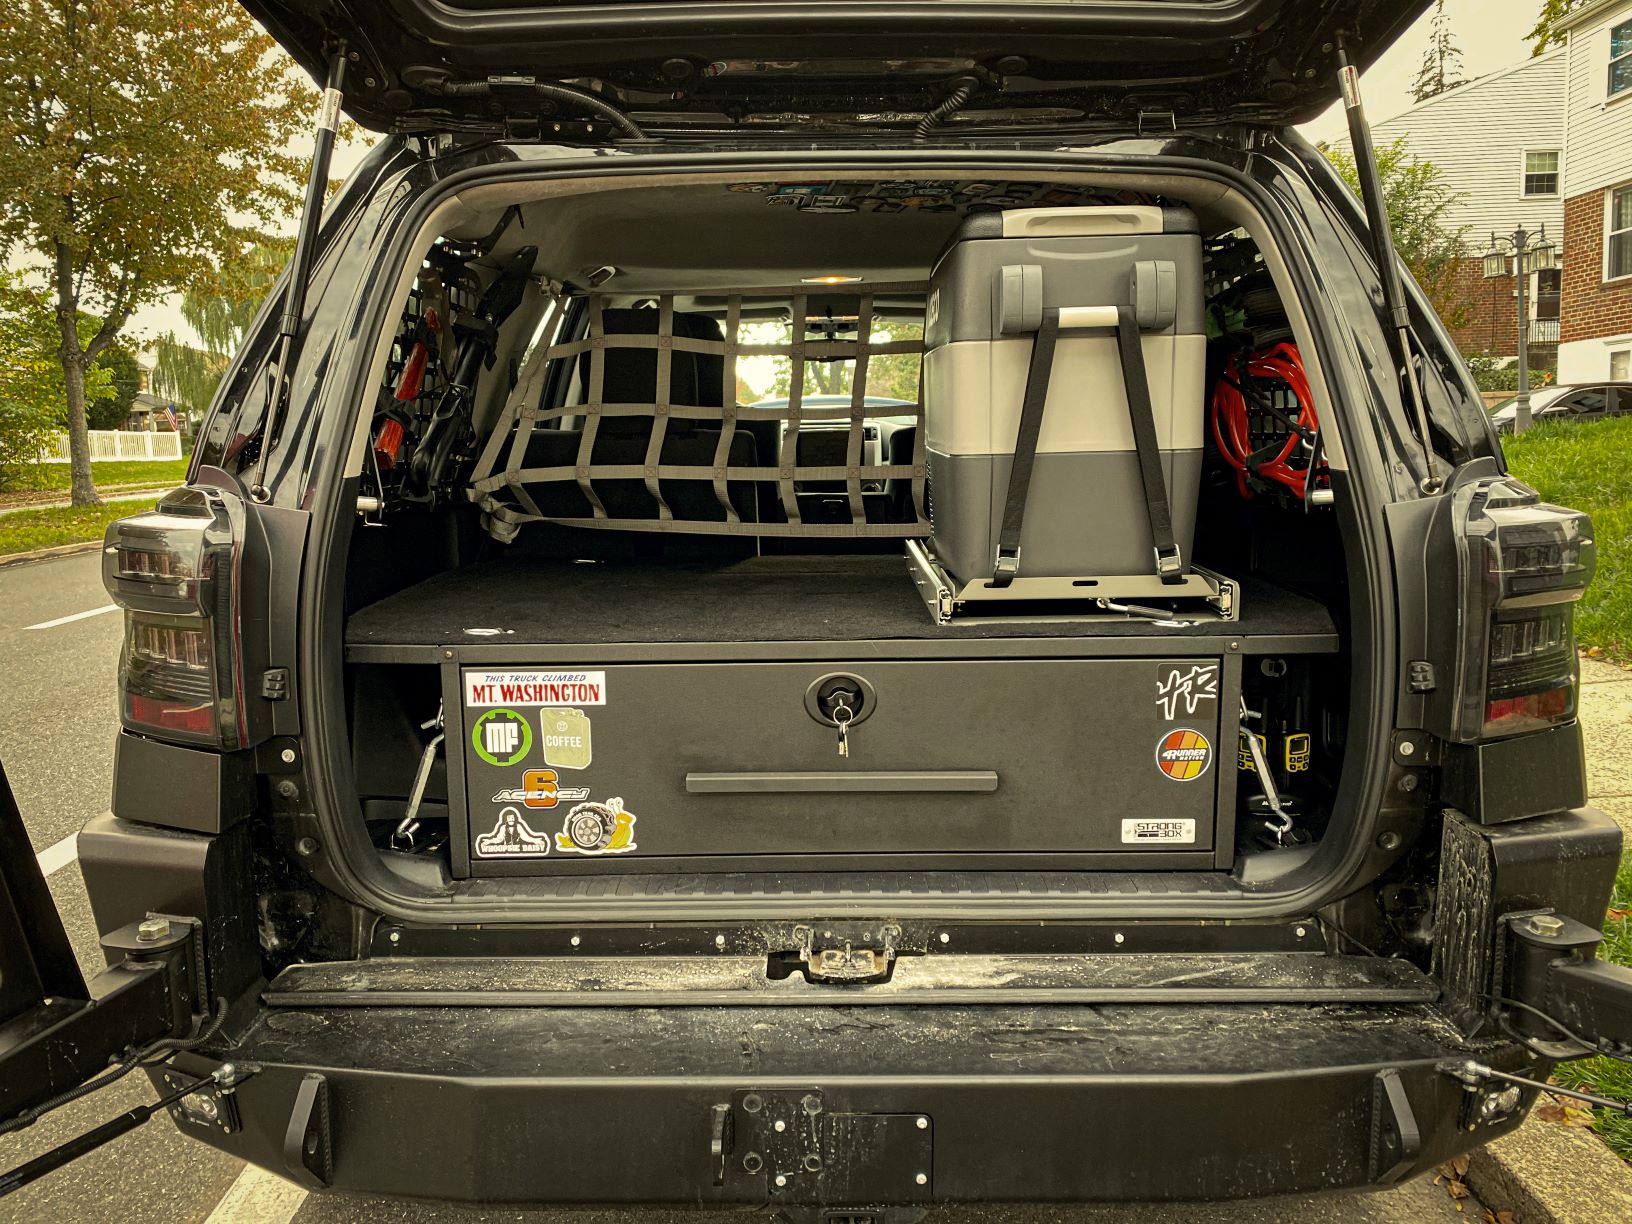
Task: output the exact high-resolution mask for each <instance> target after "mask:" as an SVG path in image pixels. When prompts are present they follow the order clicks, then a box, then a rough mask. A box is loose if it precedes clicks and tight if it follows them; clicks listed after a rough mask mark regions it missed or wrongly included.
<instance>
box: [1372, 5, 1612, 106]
mask: <svg viewBox="0 0 1632 1224" xmlns="http://www.w3.org/2000/svg"><path fill="white" fill-rule="evenodd" d="M1614 2H1615V3H1618V4H1624V3H1626V2H1627V0H1614ZM1564 51H1565V48H1563V47H1554V48H1553V49H1552V50H1551V51H1547V52H1544V53H1543V54H1541V55H1535V56H1531V57H1530V58H1529V59H1522V60H1520V61H1519V62H1518V63H1516V64H1509V65H1508V66H1507V67H1506V68H1498V69H1497V70H1496V71H1495V72H1489V73H1486V74H1485V75H1484V76H1482V77H1476V78H1475V79H1474V80H1471V81H1469V82H1467V83H1466V84H1464V85H1456V86H1453V87H1452V88H1450V89H1447V90H1446V91H1445V92H1444V93H1439V94H1435V95H1434V96H1433V97H1431V98H1428V99H1426V100H1425V101H1422V102H1418V103H1416V104H1414V105H1412V106H1408V107H1406V108H1405V109H1404V110H1403V111H1399V112H1398V113H1396V114H1393V115H1390V116H1389V117H1388V118H1386V119H1382V120H1378V121H1376V122H1374V123H1373V124H1372V126H1373V127H1381V126H1382V125H1383V124H1386V123H1393V122H1394V121H1395V120H1397V119H1403V118H1405V116H1407V115H1414V114H1417V113H1418V112H1419V111H1425V110H1427V109H1428V108H1429V107H1432V106H1437V105H1442V104H1444V103H1446V102H1454V101H1456V100H1458V99H1461V98H1465V97H1467V96H1468V95H1469V94H1471V93H1473V92H1475V91H1476V90H1480V89H1483V88H1484V87H1485V86H1487V85H1494V84H1495V83H1496V82H1497V81H1500V80H1503V79H1504V78H1506V77H1510V76H1512V75H1513V74H1514V73H1518V72H1525V71H1527V70H1529V69H1532V68H1534V67H1536V65H1538V64H1545V63H1546V62H1547V61H1548V60H1551V59H1555V58H1557V57H1558V56H1560V55H1563V54H1564Z"/></svg>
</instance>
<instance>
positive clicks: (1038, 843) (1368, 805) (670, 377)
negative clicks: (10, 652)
mask: <svg viewBox="0 0 1632 1224" xmlns="http://www.w3.org/2000/svg"><path fill="white" fill-rule="evenodd" d="M246 3H247V5H248V7H249V8H250V9H251V10H252V11H253V12H254V13H255V15H256V16H257V17H258V18H260V19H261V20H262V21H263V22H264V23H265V24H266V26H267V27H268V28H269V29H270V30H271V31H272V32H273V33H274V34H275V35H276V36H277V37H278V38H279V39H280V40H281V41H282V42H283V44H284V45H285V46H286V47H288V49H289V50H290V51H291V52H292V53H293V54H294V55H295V56H296V58H297V59H299V61H300V62H301V63H302V64H303V65H304V66H305V67H306V68H307V69H308V70H310V71H311V72H312V73H313V74H314V75H315V76H316V77H318V78H319V79H320V80H324V81H326V82H327V91H326V93H325V105H324V112H323V117H322V119H321V121H320V124H319V128H318V135H317V144H316V153H315V156H314V164H313V172H312V181H311V188H310V191H309V194H308V211H307V215H306V219H305V222H304V224H303V227H302V230H301V234H300V240H299V246H298V249H297V253H296V256H295V258H294V260H293V262H292V265H291V268H290V270H289V273H288V274H287V276H286V277H285V279H284V281H283V282H282V283H281V285H280V287H279V289H278V290H277V292H276V293H275V295H274V298H273V300H272V301H271V302H270V303H269V304H268V306H267V307H266V309H265V310H264V311H263V313H262V316H261V318H260V321H259V322H258V323H257V324H256V326H255V327H254V329H253V332H252V335H251V338H250V340H249V342H248V343H247V345H246V346H245V348H244V350H243V352H242V353H241V354H240V356H239V358H238V360H237V361H236V362H235V363H234V365H233V367H232V369H231V370H230V372H229V374H228V376H227V378H226V379H225V381H224V382H223V385H222V387H221V389H220V392H219V394H218V396H217V398H216V401H215V403H214V405H213V407H212V409H211V411H210V414H209V417H208V420H207V422H206V424H205V426H204V429H203V431H202V434H201V436H200V441H199V444H198V447H197V451H196V454H195V456H194V458H193V465H192V469H191V472H190V475H189V483H188V484H187V486H186V487H185V488H183V489H179V490H177V491H176V492H175V493H173V494H170V495H169V496H167V497H166V498H165V499H164V500H163V501H162V502H161V503H160V504H159V507H158V509H157V510H156V511H154V512H150V513H146V514H139V515H137V516H135V517H133V518H129V519H126V520H124V521H122V522H120V523H118V524H115V525H114V526H113V527H112V528H111V529H110V530H109V532H108V536H107V543H106V549H105V554H104V566H105V574H106V580H107V585H108V588H109V590H110V592H111V593H112V595H113V597H114V599H115V600H116V601H117V603H118V604H119V605H120V607H121V608H122V609H123V615H124V619H125V624H126V634H125V642H124V649H123V655H122V661H121V670H120V683H121V686H122V703H123V719H124V729H123V731H122V733H121V734H120V736H119V742H118V745H117V774H116V782H115V790H114V795H113V810H112V814H111V815H110V816H107V817H104V818H100V819H97V820H94V821H92V822H91V823H90V824H89V825H87V826H86V828H85V830H84V831H83V832H82V833H81V835H80V838H79V860H80V863H81V865H82V868H83V871H84V875H85V881H86V885H87V887H88V889H89V893H90V898H91V901H92V904H93V906H94V909H95V914H96V918H97V922H98V925H99V928H100V930H101V931H102V932H103V933H104V935H103V942H104V944H105V946H106V949H107V953H108V959H109V963H110V968H109V969H108V970H107V971H106V973H105V974H104V975H102V976H101V977H99V978H98V979H97V980H96V981H95V982H94V983H92V984H91V985H90V986H89V987H87V984H86V983H85V982H84V981H82V980H80V979H79V976H78V973H77V971H76V970H75V969H74V967H73V958H72V956H71V955H69V953H68V951H67V946H66V941H65V940H64V938H63V936H62V930H61V926H60V924H59V923H57V922H56V921H55V919H54V917H52V916H51V915H50V912H49V899H48V897H47V895H46V894H45V891H44V888H43V885H42V883H41V881H40V880H39V878H38V876H37V873H36V872H35V871H34V870H33V867H32V860H31V858H30V857H29V856H28V855H27V853H26V839H24V838H23V837H22V834H21V831H20V829H19V828H18V827H17V825H18V822H17V819H16V813H15V807H14V805H10V806H11V808H12V810H11V811H10V812H0V816H4V817H5V822H4V825H3V828H4V835H5V837H6V839H7V846H6V853H5V855H4V862H3V869H4V872H5V883H6V887H7V891H8V895H9V898H10V901H11V909H10V910H9V911H7V912H6V914H5V920H6V921H7V922H8V923H11V924H12V927H13V928H15V929H8V930H7V931H6V938H5V939H4V940H3V941H0V956H4V957H5V958H6V961H7V963H6V965H5V966H4V969H5V972H4V976H3V977H0V986H3V990H4V1005H5V1006H4V1011H3V1013H0V1015H3V1016H4V1018H5V1026H4V1028H3V1029H0V1046H3V1052H4V1057H5V1065H4V1074H3V1076H0V1116H10V1115H13V1114H16V1113H18V1112H19V1111H24V1110H28V1109H30V1108H33V1107H36V1106H38V1105H39V1104H40V1103H41V1102H42V1101H45V1100H46V1099H48V1098H50V1097H52V1096H53V1095H54V1094H57V1093H60V1092H62V1091H64V1090H66V1089H69V1088H71V1087H72V1086H73V1085H75V1084H77V1083H79V1082H80V1081H81V1080H83V1079H85V1078H88V1077H90V1076H93V1075H95V1074H96V1073H97V1072H98V1071H99V1070H100V1069H101V1068H103V1067H104V1066H105V1065H106V1062H107V1059H108V1058H109V1057H110V1056H114V1057H119V1058H125V1059H135V1058H139V1057H143V1056H148V1057H153V1056H156V1055H159V1054H163V1055H165V1056H166V1058H165V1061H164V1063H163V1065H162V1066H159V1065H152V1066H150V1073H151V1074H152V1075H153V1076H154V1079H155V1084H156V1085H157V1086H158V1087H159V1089H160V1091H161V1092H163V1093H165V1094H167V1100H169V1102H170V1104H169V1109H170V1112H171V1113H172V1115H173V1116H174V1118H175V1121H176V1123H177V1124H178V1125H179V1126H180V1127H181V1128H182V1129H183V1130H185V1131H188V1132H190V1133H192V1134H194V1135H196V1136H197V1137H198V1138H199V1139H201V1140H203V1141H204V1142H206V1143H210V1144H213V1145H215V1146H217V1147H220V1148H222V1149H223V1150H226V1151H229V1152H232V1153H234V1154H235V1155H238V1156H241V1157H243V1158H244V1159H246V1160H249V1161H253V1162H255V1163H257V1164H260V1165H264V1166H266V1167H268V1168H271V1169H273V1170H276V1171H277V1172H279V1173H281V1174H283V1175H284V1176H286V1177H290V1178H293V1179H295V1180H296V1181H299V1182H301V1183H302V1184H304V1185H307V1186H310V1187H312V1188H314V1189H334V1190H343V1191H351V1192H368V1193H376V1194H392V1195H404V1196H412V1197H420V1198H433V1199H456V1200H467V1201H473V1202H488V1203H625V1204H629V1203H677V1204H678V1203H686V1204H693V1205H759V1206H765V1207H768V1208H772V1209H775V1210H777V1211H779V1212H781V1213H782V1214H783V1215H784V1216H785V1217H787V1218H789V1219H793V1220H800V1221H803V1220H812V1221H817V1220H841V1219H842V1220H859V1219H863V1218H866V1219H876V1220H892V1219H900V1220H907V1219H912V1218H915V1216H916V1214H917V1213H919V1212H921V1211H922V1210H924V1209H925V1208H927V1207H929V1206H931V1205H934V1204H940V1203H948V1202H968V1201H976V1200H993V1201H1018V1200H1052V1201H1079V1200H1093V1199H1168V1198H1190V1199H1196V1198H1209V1197H1239V1196H1247V1195H1257V1194H1270V1193H1282V1192H1305V1191H1313V1190H1319V1189H1325V1188H1335V1187H1357V1186H1378V1185H1386V1184H1388V1183H1390V1182H1393V1181H1397V1180H1399V1179H1401V1178H1405V1177H1410V1176H1412V1175H1414V1174H1416V1173H1419V1172H1421V1171H1423V1170H1426V1169H1428V1168H1431V1167H1432V1166H1433V1165H1434V1164H1435V1163H1436V1162H1439V1161H1442V1160H1445V1159H1446V1158H1448V1157H1450V1156H1452V1155H1454V1154H1456V1153H1458V1152H1461V1151H1464V1150H1466V1149H1467V1148H1469V1147H1472V1146H1474V1145H1477V1144H1480V1143H1483V1142H1485V1141H1486V1140H1488V1139H1491V1138H1494V1137H1495V1136H1497V1135H1499V1134H1502V1133H1504V1132H1505V1131H1507V1130H1510V1129H1512V1128H1513V1127H1515V1126H1516V1125H1518V1123H1519V1122H1520V1120H1521V1119H1522V1118H1523V1116H1524V1114H1525V1111H1526V1109H1527V1108H1528V1107H1529V1105H1530V1103H1531V1102H1532V1100H1533V1099H1534V1096H1535V1092H1536V1090H1537V1082H1538V1081H1544V1080H1545V1079H1546V1078H1547V1075H1548V1072H1549V1070H1550V1069H1551V1067H1552V1066H1553V1065H1554V1064H1555V1063H1556V1062H1558V1061H1560V1060H1564V1059H1569V1058H1575V1057H1580V1056H1582V1055H1584V1054H1586V1053H1590V1052H1595V1051H1598V1050H1601V1049H1603V1048H1606V1047H1607V1046H1609V1045H1611V1044H1613V1043H1623V1045H1624V1043H1626V1042H1628V1041H1632V985H1629V984H1628V979H1627V975H1625V974H1624V973H1621V972H1620V971H1618V970H1615V969H1613V968H1611V967H1608V966H1606V965H1604V964H1601V963H1599V962H1598V961H1597V960H1596V959H1595V957H1594V945H1595V943H1596V941H1597V938H1598V936H1597V933H1596V931H1597V926H1598V924H1599V922H1600V921H1601V919H1602V917H1603V913H1604V908H1605V904H1606V899H1607V896H1608V893H1609V889H1610V886H1611V882H1612V879H1613V877H1614V873H1615V869H1616V865H1617V862H1618V858H1619V853H1620V834H1619V832H1618V831H1617V829H1616V827H1615V825H1614V824H1613V823H1612V822H1610V821H1609V820H1608V819H1606V818H1605V817H1604V816H1603V815H1602V814H1600V813H1598V812H1595V811H1592V810H1590V809H1588V808H1586V807H1585V806H1584V802H1585V783H1584V769H1583V756H1582V743H1581V735H1580V730H1579V727H1578V724H1577V722H1576V705H1577V700H1576V698H1577V685H1578V665H1577V658H1576V650H1575V642H1574V636H1573V628H1572V616H1573V611H1572V610H1573V606H1574V601H1575V600H1577V599H1578V598H1579V596H1580V594H1581V592H1582V590H1583V589H1584V588H1585V587H1586V585H1587V583H1588V582H1589V580H1590V578H1591V575H1592V571H1593V562H1594V554H1593V541H1592V528H1591V523H1590V522H1589V521H1588V520H1587V519H1586V518H1585V517H1584V516H1583V515H1580V514H1578V513H1575V512H1573V511H1570V510H1567V509H1563V508H1560V507H1557V506H1551V505H1547V504H1543V503H1541V502H1540V500H1539V498H1538V497H1537V495H1536V494H1535V492H1534V491H1533V490H1531V489H1529V488H1527V487H1525V486H1524V485H1523V484H1522V483H1520V482H1519V481H1517V480H1515V479H1513V478H1512V477H1510V476H1508V475H1507V474H1506V472H1505V470H1504V466H1503V460H1502V455H1501V452H1500V449H1499V447H1498V444H1497V440H1496V438H1495V436H1494V434H1493V432H1492V429H1491V425H1490V423H1489V421H1488V419H1487V417H1486V414H1485V412H1484V411H1483V409H1482V407H1481V404H1480V399H1479V396H1478V394H1477V392H1476V390H1475V389H1474V387H1473V385H1472V383H1471V381H1470V380H1469V377H1468V375H1467V373H1466V371H1465V370H1464V368H1463V365H1462V363H1461V361H1460V360H1459V358H1458V357H1457V354H1456V351H1455V349H1454V348H1453V346H1452V344H1451V342H1450V340H1449V338H1448V337H1447V335H1446V333H1445V330H1444V328H1443V327H1442V326H1441V324H1440V323H1439V321H1438V320H1437V319H1436V318H1435V317H1434V315H1433V313H1432V311H1431V309H1430V308H1429V306H1428V305H1427V304H1426V301H1425V299H1424V298H1423V296H1422V295H1421V294H1420V292H1418V290H1417V289H1416V287H1415V286H1414V285H1412V284H1411V283H1410V282H1409V278H1406V277H1402V275H1401V273H1400V270H1399V269H1400V264H1399V262H1398V260H1397V258H1396V256H1395V254H1394V252H1393V250H1392V247H1391V245H1390V240H1389V238H1388V236H1387V234H1386V232H1384V227H1381V226H1379V225H1377V224H1375V219H1376V218H1379V217H1381V216H1383V212H1382V208H1383V201H1382V200H1381V199H1380V198H1379V195H1378V189H1377V175H1376V170H1375V162H1374V159H1373V158H1372V156H1371V150H1370V142H1369V138H1368V137H1367V134H1366V129H1365V125H1364V118H1363V115H1362V112H1361V108H1360V100H1359V92H1358V68H1359V67H1362V66H1364V65H1365V64H1368V63H1370V62H1371V61H1373V60H1374V59H1375V58H1376V56H1377V55H1378V54H1379V53H1380V52H1381V51H1382V50H1383V49H1384V48H1385V47H1386V46H1387V45H1388V44H1389V42H1390V41H1391V40H1392V39H1393V38H1394V37H1396V36H1397V35H1398V34H1399V33H1400V32H1401V31H1402V30H1404V29H1405V28H1406V27H1407V26H1408V25H1409V23H1410V22H1411V21H1412V20H1413V19H1414V18H1415V17H1416V16H1417V15H1418V14H1419V13H1420V12H1421V11H1422V10H1423V9H1425V8H1426V7H1427V3H1426V0H1354V2H1352V3H1323V4H1298V3H1292V2H1291V0H1164V2H1163V3H1149V2H1140V3H1122V2H1119V0H1085V2H1081V3H1047V2H1036V3H1033V2H1027V0H1007V2H1006V0H968V2H961V0H960V2H951V0H949V2H947V3H935V4H927V3H893V2H886V0H850V2H847V3H832V4H805V3H784V2H780V0H731V2H727V0H717V2H714V3H698V2H690V0H687V2H681V0H672V2H664V0H645V2H635V0H629V2H622V0H577V2H570V0H562V2H555V0H537V2H535V3H533V4H531V5H521V4H517V3H513V2H511V0H457V2H456V3H446V2H443V0H395V2H394V3H391V4H381V5H357V4H342V3H339V0H246ZM1338 97H1342V98H1343V99H1344V102H1345V104H1346V106H1347V109H1348V112H1349V116H1350V121H1351V128H1352V131H1353V133H1354V136H1355V140H1356V149H1357V151H1358V159H1357V160H1358V163H1359V166H1360V171H1361V178H1362V182H1363V183H1364V184H1365V185H1366V188H1367V190H1366V192H1365V196H1366V198H1365V200H1364V203H1363V204H1362V203H1361V202H1360V201H1357V200H1356V199H1355V198H1354V197H1353V196H1352V195H1351V194H1350V193H1349V192H1348V191H1347V190H1346V189H1345V188H1344V187H1343V185H1342V184H1341V182H1340V180H1339V179H1338V178H1337V177H1336V175H1335V174H1334V173H1333V171H1332V170H1331V168H1330V167H1329V166H1328V164H1327V163H1326V161H1325V160H1324V159H1323V157H1322V156H1321V155H1320V153H1319V152H1317V151H1316V150H1315V149H1313V148H1311V147H1310V146H1309V145H1308V144H1307V143H1306V142H1305V141H1304V140H1303V139H1302V138H1301V137H1300V136H1299V135H1298V134H1297V132H1296V131H1295V130H1294V129H1293V127H1292V125H1293V124H1295V123H1297V122H1299V121H1301V120H1304V119H1307V118H1309V117H1310V116H1311V115H1313V114H1315V113H1316V112H1318V111H1319V110H1320V109H1321V108H1322V107H1324V106H1326V105H1328V104H1329V103H1330V102H1331V101H1333V100H1334V99H1336V98H1338ZM342 107H343V108H344V110H345V112H346V113H348V114H350V115H351V116H352V117H354V118H355V119H356V120H357V121H358V122H360V123H361V124H363V125H365V126H367V127H370V128H373V129H376V130H378V131H380V132H382V133H384V135H383V136H382V137H381V139H380V140H379V141H378V143H377V144H376V145H375V147H374V149H373V151H372V152H371V153H370V154H369V156H368V157H367V159H366V160H365V161H364V163H363V164H362V165H361V167H360V168H359V169H358V170H357V172H356V173H355V174H354V175H353V176H352V178H351V180H350V181H349V182H348V183H347V184H346V185H345V187H344V188H343V189H342V190H341V191H340V192H339V193H338V194H337V195H336V196H334V198H333V199H332V201H330V202H329V204H328V205H327V207H326V208H323V207H321V204H322V200H323V190H322V188H323V186H324V183H325V181H326V176H327V167H328V157H329V150H330V147H331V145H332V141H333V132H334V124H335V119H336V115H337V114H338V113H339V111H340V109H341V108H342ZM320 212H321V216H319V213H320ZM1368 212H1369V215H1370V217H1371V218H1372V219H1373V221H1372V223H1368ZM1231 732H1234V733H1235V734H1233V735H1232V734H1231ZM156 1043H157V1044H156Z"/></svg>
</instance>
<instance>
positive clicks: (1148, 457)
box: [1116, 306, 1184, 586]
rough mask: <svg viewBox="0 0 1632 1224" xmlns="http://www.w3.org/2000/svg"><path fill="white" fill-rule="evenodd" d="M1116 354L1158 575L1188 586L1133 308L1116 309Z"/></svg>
mask: <svg viewBox="0 0 1632 1224" xmlns="http://www.w3.org/2000/svg"><path fill="white" fill-rule="evenodd" d="M1116 352H1117V356H1119V357H1120V358H1121V359H1122V383H1123V385H1124V386H1125V387H1126V389H1127V394H1128V416H1129V417H1130V418H1131V419H1132V421H1133V449H1134V451H1135V452H1136V453H1137V454H1138V457H1139V483H1140V484H1142V485H1143V486H1144V490H1145V515H1146V517H1147V518H1148V519H1149V521H1150V540H1151V543H1152V544H1153V545H1155V559H1156V573H1157V575H1158V576H1160V578H1161V580H1162V582H1163V583H1165V584H1166V585H1168V586H1177V585H1179V584H1181V583H1183V582H1184V558H1183V557H1181V556H1180V555H1179V545H1178V542H1177V541H1176V540H1174V538H1173V512H1172V510H1171V509H1170V508H1169V507H1168V502H1167V478H1166V477H1165V476H1163V475H1162V452H1161V445H1160V443H1158V442H1157V440H1156V409H1155V408H1154V407H1153V406H1152V405H1151V402H1150V380H1149V379H1148V378H1147V377H1146V376H1145V353H1144V349H1143V348H1142V347H1141V346H1140V344H1139V319H1138V316H1137V315H1136V314H1135V313H1134V308H1133V307H1132V306H1118V307H1117V308H1116Z"/></svg>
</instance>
